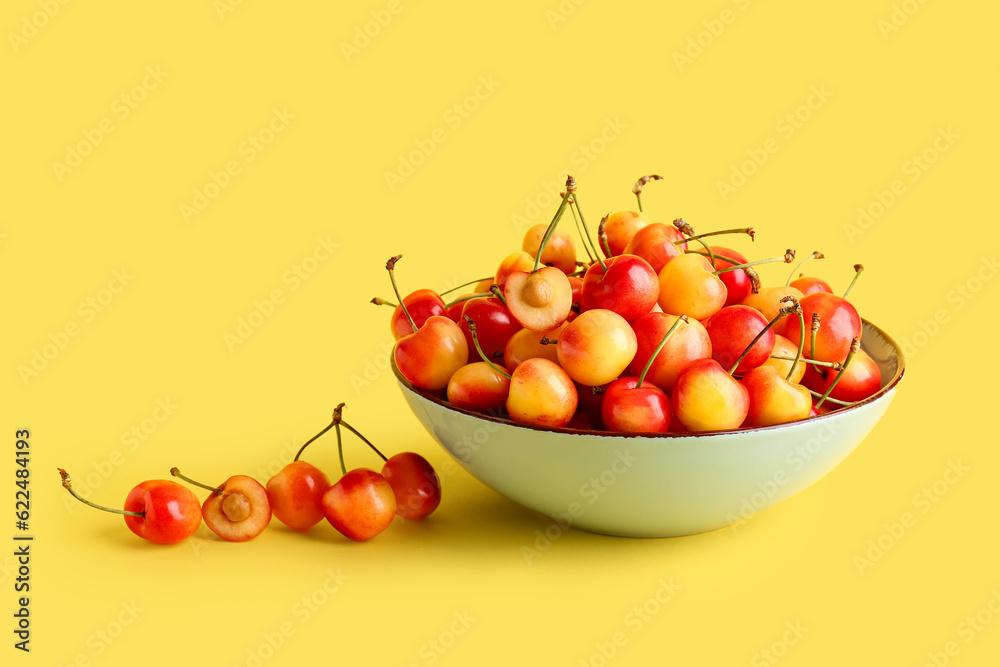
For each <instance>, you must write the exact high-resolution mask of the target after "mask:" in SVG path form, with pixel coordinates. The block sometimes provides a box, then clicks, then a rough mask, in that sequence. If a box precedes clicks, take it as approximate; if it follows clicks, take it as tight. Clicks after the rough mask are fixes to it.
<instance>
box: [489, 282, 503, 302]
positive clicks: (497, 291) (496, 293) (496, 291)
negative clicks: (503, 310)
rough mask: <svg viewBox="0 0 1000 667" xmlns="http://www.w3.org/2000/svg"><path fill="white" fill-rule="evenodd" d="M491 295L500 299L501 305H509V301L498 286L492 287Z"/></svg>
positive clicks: (493, 285)
mask: <svg viewBox="0 0 1000 667" xmlns="http://www.w3.org/2000/svg"><path fill="white" fill-rule="evenodd" d="M490 294H492V295H493V296H495V297H496V298H498V299H500V303H502V304H503V305H504V306H506V305H507V299H505V298H504V297H503V291H502V290H501V289H500V286H499V285H497V284H496V283H494V284H492V285H490Z"/></svg>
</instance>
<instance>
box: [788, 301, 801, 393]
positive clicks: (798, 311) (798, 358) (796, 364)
mask: <svg viewBox="0 0 1000 667" xmlns="http://www.w3.org/2000/svg"><path fill="white" fill-rule="evenodd" d="M793 299H794V297H793ZM795 305H796V306H798V308H796V309H795V314H796V315H798V316H799V347H798V349H797V350H796V351H795V361H794V362H793V363H792V367H791V368H789V369H788V375H786V376H785V380H786V381H791V379H792V374H793V373H794V372H795V369H796V368H798V367H799V362H800V361H801V360H802V350H803V349H805V346H806V316H805V315H804V314H803V312H802V305H801V304H799V302H798V300H796V301H795Z"/></svg>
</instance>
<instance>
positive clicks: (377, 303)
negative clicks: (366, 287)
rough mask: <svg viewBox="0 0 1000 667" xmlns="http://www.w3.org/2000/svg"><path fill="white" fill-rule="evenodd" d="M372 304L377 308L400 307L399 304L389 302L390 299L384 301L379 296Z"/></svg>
mask: <svg viewBox="0 0 1000 667" xmlns="http://www.w3.org/2000/svg"><path fill="white" fill-rule="evenodd" d="M371 302H372V303H374V304H375V305H376V306H389V307H390V308H395V307H396V306H398V305H399V304H396V303H393V302H392V301H389V300H388V299H383V298H382V297H380V296H377V297H375V298H373V299H372V300H371Z"/></svg>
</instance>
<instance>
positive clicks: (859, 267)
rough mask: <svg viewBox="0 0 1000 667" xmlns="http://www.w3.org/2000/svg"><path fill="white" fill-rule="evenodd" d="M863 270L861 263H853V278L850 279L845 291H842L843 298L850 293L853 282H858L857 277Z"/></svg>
mask: <svg viewBox="0 0 1000 667" xmlns="http://www.w3.org/2000/svg"><path fill="white" fill-rule="evenodd" d="M864 270H865V267H863V266H862V265H861V264H855V265H854V280H852V281H851V284H850V285H848V286H847V291H846V292H844V298H845V299H846V298H847V295H848V294H850V293H851V290H852V289H854V283H856V282H858V278H860V277H861V272H862V271H864Z"/></svg>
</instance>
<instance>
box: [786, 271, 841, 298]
mask: <svg viewBox="0 0 1000 667" xmlns="http://www.w3.org/2000/svg"><path fill="white" fill-rule="evenodd" d="M789 284H790V285H791V286H792V287H794V288H795V289H797V290H799V291H800V292H802V294H803V295H806V294H812V293H813V292H827V293H829V294H832V293H833V288H832V287H830V284H829V283H828V282H826V281H825V280H823V279H822V278H814V277H812V276H800V277H798V278H796V279H795V280H793V281H792V282H791V283H789Z"/></svg>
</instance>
